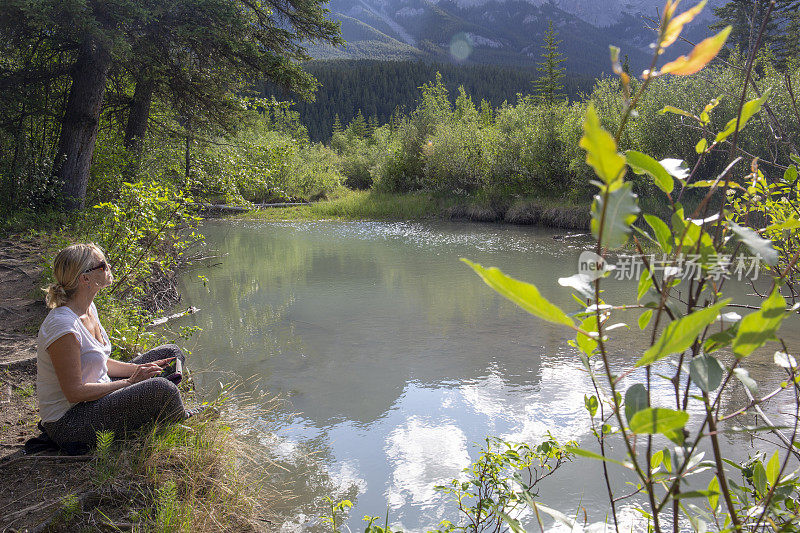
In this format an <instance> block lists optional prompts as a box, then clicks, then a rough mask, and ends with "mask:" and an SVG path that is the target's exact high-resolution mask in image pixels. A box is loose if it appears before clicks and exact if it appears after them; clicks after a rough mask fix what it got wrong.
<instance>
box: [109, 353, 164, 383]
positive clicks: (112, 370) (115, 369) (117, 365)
mask: <svg viewBox="0 0 800 533" xmlns="http://www.w3.org/2000/svg"><path fill="white" fill-rule="evenodd" d="M174 360H175V358H174V357H168V358H166V359H159V360H158V361H152V362H150V363H145V364H148V365H158V366H160V367H162V368H163V367H164V365H166V364H167V363H170V362H172V361H174ZM140 366H142V365H137V364H136V363H123V362H122V361H117V360H116V359H110V358H109V359H106V367H107V368H108V375H109V376H111V377H112V378H129V377H131V376H132V375H133V374H134V372H136V369H137V368H138V367H140Z"/></svg>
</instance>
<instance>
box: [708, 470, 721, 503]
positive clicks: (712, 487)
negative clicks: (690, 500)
mask: <svg viewBox="0 0 800 533" xmlns="http://www.w3.org/2000/svg"><path fill="white" fill-rule="evenodd" d="M708 492H709V494H708V506H709V507H710V508H711V512H714V511H715V510H716V509H717V504H718V503H719V480H718V479H717V476H714V479H712V480H711V483H709V484H708Z"/></svg>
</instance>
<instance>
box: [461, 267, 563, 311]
mask: <svg viewBox="0 0 800 533" xmlns="http://www.w3.org/2000/svg"><path fill="white" fill-rule="evenodd" d="M461 260H462V261H463V262H464V263H466V264H468V265H469V266H470V267H472V269H473V270H474V271H475V272H476V273H477V274H478V275H479V276H480V277H481V278H483V281H484V282H485V283H486V284H487V285H488V286H489V287H491V288H493V289H494V290H495V291H497V292H498V293H499V294H500V295H501V296H504V297H506V298H508V299H509V300H511V301H512V302H514V303H515V304H517V305H518V306H520V307H521V308H523V309H524V310H526V311H527V312H529V313H530V314H532V315H534V316H537V317H539V318H541V319H542V320H547V321H548V322H553V323H555V324H563V325H565V326H569V327H574V326H575V323H574V322H573V320H572V319H571V318H570V317H568V316H567V315H566V313H564V311H562V310H561V309H560V308H559V307H558V306H556V305H554V304H552V303H550V302H549V301H548V300H547V299H546V298H545V297H544V296H542V295H541V294H540V293H539V289H537V288H536V286H535V285H532V284H530V283H525V282H523V281H519V280H516V279H514V278H512V277H510V276H506V275H505V274H503V273H502V272H501V271H500V269H498V268H495V267H492V268H484V267H483V266H481V265H479V264H477V263H473V262H472V261H469V260H468V259H464V258H461Z"/></svg>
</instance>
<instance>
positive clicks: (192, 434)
mask: <svg viewBox="0 0 800 533" xmlns="http://www.w3.org/2000/svg"><path fill="white" fill-rule="evenodd" d="M245 448H247V449H245ZM254 452H256V450H251V449H249V447H248V446H246V445H245V444H244V443H243V441H242V439H241V438H239V437H238V436H237V435H236V434H235V433H234V432H233V430H232V429H231V427H230V425H229V424H228V423H227V422H226V421H225V420H224V419H217V420H213V419H205V420H203V419H198V420H192V419H190V420H189V421H187V423H185V424H176V425H170V426H166V427H163V426H156V427H154V428H152V429H150V430H148V431H144V432H142V433H141V434H140V435H139V436H138V437H137V438H135V439H128V440H124V441H119V440H115V438H114V435H113V434H111V433H100V434H99V435H98V446H97V449H96V450H95V452H94V457H93V459H92V460H91V464H90V468H91V472H90V475H89V479H90V482H89V488H88V490H84V491H81V492H73V493H70V494H68V495H66V496H65V497H64V498H63V499H62V500H61V502H60V511H59V512H57V513H56V514H54V515H53V518H52V519H51V523H50V524H48V526H50V527H51V529H52V528H56V529H59V528H60V529H61V530H70V531H71V530H80V529H81V528H85V527H91V525H92V524H95V525H102V526H104V527H106V528H111V529H112V530H115V531H116V530H131V529H133V530H136V531H182V532H191V533H197V532H216V531H263V530H264V529H265V528H264V525H265V523H266V518H265V516H266V512H267V511H266V507H267V502H268V501H269V500H270V499H271V498H272V497H274V495H273V494H271V493H270V492H269V491H267V490H265V484H264V483H263V475H264V473H263V465H264V464H266V463H263V462H259V461H255V460H254V461H253V463H254V464H253V466H251V465H248V466H247V468H246V469H245V468H243V467H242V466H243V465H242V459H243V458H244V457H251V458H252V457H253V453H254ZM259 455H261V454H259Z"/></svg>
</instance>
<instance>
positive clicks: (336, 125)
mask: <svg viewBox="0 0 800 533" xmlns="http://www.w3.org/2000/svg"><path fill="white" fill-rule="evenodd" d="M333 133H342V120H341V119H340V118H339V113H336V116H335V117H333Z"/></svg>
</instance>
